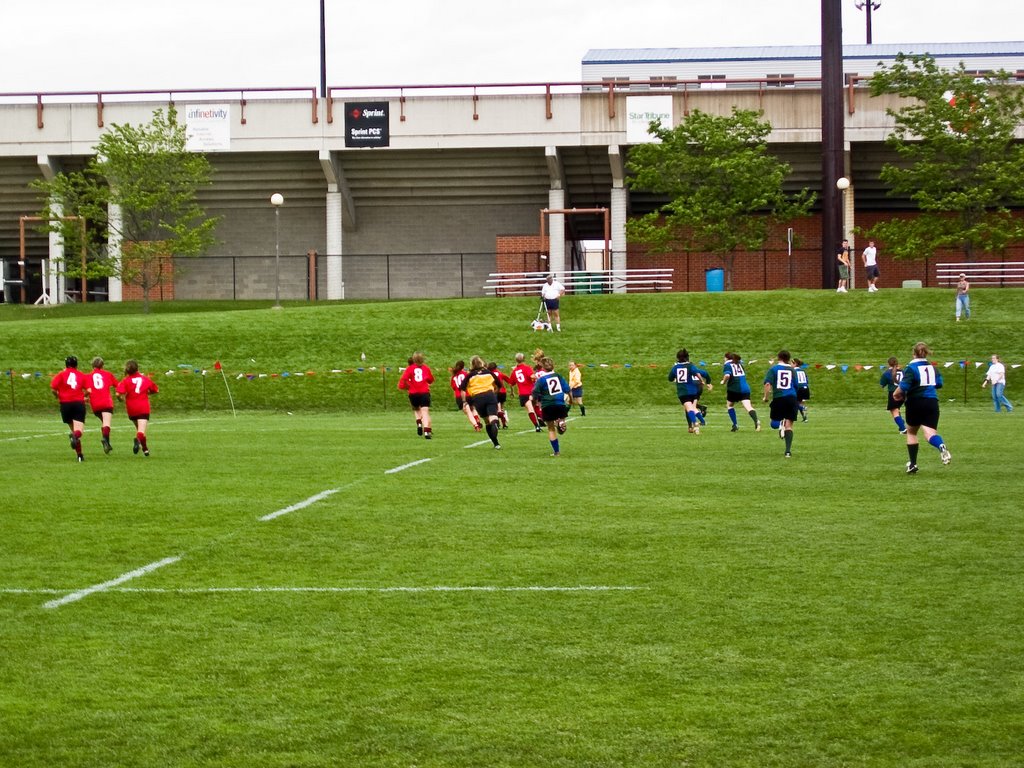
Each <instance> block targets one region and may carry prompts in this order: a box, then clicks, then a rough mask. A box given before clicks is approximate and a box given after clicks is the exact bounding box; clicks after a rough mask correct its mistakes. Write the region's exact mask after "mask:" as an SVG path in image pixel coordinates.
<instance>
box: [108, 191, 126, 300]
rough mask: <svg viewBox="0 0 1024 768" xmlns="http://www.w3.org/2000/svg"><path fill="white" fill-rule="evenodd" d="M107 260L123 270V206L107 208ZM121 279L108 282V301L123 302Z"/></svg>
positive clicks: (110, 279)
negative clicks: (110, 260)
mask: <svg viewBox="0 0 1024 768" xmlns="http://www.w3.org/2000/svg"><path fill="white" fill-rule="evenodd" d="M107 258H108V259H112V260H113V262H114V263H115V264H116V265H117V268H118V272H120V268H121V206H119V205H118V204H117V203H111V204H110V205H109V207H108V208H107ZM123 296H124V293H123V291H122V283H121V278H120V277H119V276H117V275H111V276H110V278H109V280H108V281H107V300H108V301H123V300H124V299H123Z"/></svg>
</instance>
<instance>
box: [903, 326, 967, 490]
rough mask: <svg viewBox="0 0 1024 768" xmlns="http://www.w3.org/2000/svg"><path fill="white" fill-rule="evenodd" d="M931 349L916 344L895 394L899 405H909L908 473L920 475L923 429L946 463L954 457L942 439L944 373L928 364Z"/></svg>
mask: <svg viewBox="0 0 1024 768" xmlns="http://www.w3.org/2000/svg"><path fill="white" fill-rule="evenodd" d="M930 353H931V350H929V349H928V345H927V344H925V343H924V342H923V341H919V342H918V343H917V344H915V345H914V359H913V360H911V361H910V362H909V363H907V367H906V368H904V369H903V378H902V379H901V380H900V384H899V386H898V387H897V388H896V390H895V391H894V392H893V399H895V400H896V402H900V401H904V402H906V405H907V411H906V412H907V454H908V455H909V458H910V460H909V461H908V462H907V474H908V475H913V474H915V473H916V472H917V449H918V442H917V433H918V431H920V430H924V436H925V439H926V440H927V441H928V444H929V445H931V446H932V447H933V448H935V449H936V450H938V452H939V456H940V457H941V458H942V463H943V464H949V462H950V461H951V460H952V458H953V457H952V455H951V454H950V453H949V449H948V448H946V444H945V443H944V442H943V440H942V437H941V436H940V435H939V433H938V428H939V394H938V392H937V391H936V390H939V389H942V374H941V373H939V371H938V370H937V369H936V368H935V366H934V365H932V364H931V363H930V362H928V355H929V354H930Z"/></svg>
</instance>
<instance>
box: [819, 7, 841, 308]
mask: <svg viewBox="0 0 1024 768" xmlns="http://www.w3.org/2000/svg"><path fill="white" fill-rule="evenodd" d="M844 127H845V124H844V116H843V12H842V8H841V6H840V0H821V177H822V178H821V281H822V288H833V287H835V283H836V253H837V250H836V249H837V248H838V247H839V242H840V241H841V240H842V239H843V238H842V229H843V216H842V199H841V196H840V194H839V190H838V189H836V181H837V180H838V179H839V178H840V177H841V176H843V170H844V163H843V149H844V146H845V143H846V137H845V135H844V132H843V131H844Z"/></svg>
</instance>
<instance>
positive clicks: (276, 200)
mask: <svg viewBox="0 0 1024 768" xmlns="http://www.w3.org/2000/svg"><path fill="white" fill-rule="evenodd" d="M270 204H271V205H272V206H274V309H280V308H281V206H282V205H284V195H282V194H281V193H280V192H275V193H274V194H272V195H271V196H270Z"/></svg>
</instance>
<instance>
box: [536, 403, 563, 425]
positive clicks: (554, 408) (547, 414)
mask: <svg viewBox="0 0 1024 768" xmlns="http://www.w3.org/2000/svg"><path fill="white" fill-rule="evenodd" d="M540 413H541V416H543V417H544V421H546V422H547V423H548V424H553V423H554V422H556V421H558V420H559V419H564V418H565V417H566V416H568V415H569V406H567V405H545V406H544V407H543V408H541V410H540Z"/></svg>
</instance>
